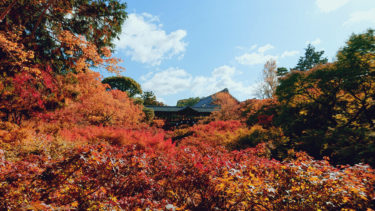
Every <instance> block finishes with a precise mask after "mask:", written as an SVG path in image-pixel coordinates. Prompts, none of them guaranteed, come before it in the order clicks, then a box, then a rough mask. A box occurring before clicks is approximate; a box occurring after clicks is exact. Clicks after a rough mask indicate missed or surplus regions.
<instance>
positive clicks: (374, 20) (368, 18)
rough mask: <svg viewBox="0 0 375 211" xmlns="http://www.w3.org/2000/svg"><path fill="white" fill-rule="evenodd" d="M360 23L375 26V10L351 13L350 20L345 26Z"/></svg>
mask: <svg viewBox="0 0 375 211" xmlns="http://www.w3.org/2000/svg"><path fill="white" fill-rule="evenodd" d="M359 22H368V23H371V24H375V8H372V9H369V10H365V11H357V12H353V13H351V14H350V18H349V19H348V20H347V21H345V22H344V25H352V24H355V23H359Z"/></svg>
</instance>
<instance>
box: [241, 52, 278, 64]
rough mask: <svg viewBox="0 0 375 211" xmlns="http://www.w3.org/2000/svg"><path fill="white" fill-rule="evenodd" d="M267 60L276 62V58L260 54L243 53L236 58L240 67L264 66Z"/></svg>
mask: <svg viewBox="0 0 375 211" xmlns="http://www.w3.org/2000/svg"><path fill="white" fill-rule="evenodd" d="M269 59H275V60H277V56H272V55H264V54H262V53H245V54H243V55H241V56H238V57H236V61H237V62H238V63H240V64H242V65H256V64H264V63H266V61H267V60H269Z"/></svg>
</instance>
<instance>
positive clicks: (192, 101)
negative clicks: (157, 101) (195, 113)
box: [176, 97, 200, 107]
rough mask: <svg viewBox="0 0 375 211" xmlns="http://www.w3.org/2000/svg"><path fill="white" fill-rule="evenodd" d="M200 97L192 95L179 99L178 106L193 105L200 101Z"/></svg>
mask: <svg viewBox="0 0 375 211" xmlns="http://www.w3.org/2000/svg"><path fill="white" fill-rule="evenodd" d="M199 100H200V98H199V97H190V98H187V99H182V100H178V101H177V104H176V106H179V107H184V106H193V105H194V104H196V103H197V102H199Z"/></svg>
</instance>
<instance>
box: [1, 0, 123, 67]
mask: <svg viewBox="0 0 375 211" xmlns="http://www.w3.org/2000/svg"><path fill="white" fill-rule="evenodd" d="M125 8H126V4H125V3H121V2H120V1H119V0H40V1H14V0H5V1H1V3H0V11H4V12H2V14H1V16H4V18H3V19H2V22H1V24H0V31H1V32H5V33H7V32H10V31H14V30H15V29H16V28H17V30H18V33H19V37H20V39H19V44H22V45H23V46H24V47H25V49H26V50H32V51H33V52H34V56H35V61H36V62H38V63H39V64H45V63H50V64H52V68H53V70H54V71H55V72H58V73H65V72H67V71H74V69H72V67H73V64H74V63H76V62H79V61H80V60H79V59H80V57H81V56H83V54H85V53H86V52H83V51H82V50H81V49H79V50H77V49H74V48H72V47H73V46H71V44H67V43H66V42H64V41H66V39H67V38H69V39H74V40H85V41H87V42H88V43H90V44H92V45H93V49H92V50H94V51H97V52H98V53H99V55H100V56H104V57H107V56H108V50H107V49H108V47H109V48H112V47H114V44H113V41H114V39H115V38H116V37H117V36H118V34H119V33H120V32H121V26H122V23H123V22H124V20H125V18H126V12H125ZM66 32H69V33H66ZM71 41H72V40H71ZM94 51H93V52H94ZM91 62H92V65H97V64H98V62H97V61H95V60H93V61H91Z"/></svg>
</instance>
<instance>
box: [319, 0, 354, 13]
mask: <svg viewBox="0 0 375 211" xmlns="http://www.w3.org/2000/svg"><path fill="white" fill-rule="evenodd" d="M349 1H350V0H316V1H315V3H316V5H317V6H318V7H319V9H320V10H321V11H322V12H325V13H329V12H332V11H334V10H337V9H338V8H340V7H342V6H344V5H345V4H347V3H349Z"/></svg>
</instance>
